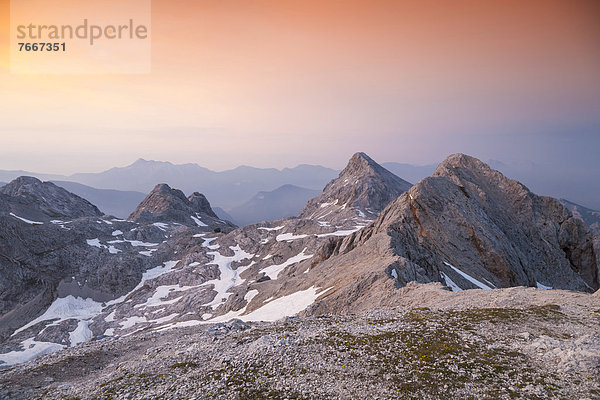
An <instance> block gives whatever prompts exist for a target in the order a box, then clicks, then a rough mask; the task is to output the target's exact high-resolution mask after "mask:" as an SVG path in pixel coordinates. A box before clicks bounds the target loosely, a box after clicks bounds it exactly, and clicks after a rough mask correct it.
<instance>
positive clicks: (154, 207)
mask: <svg viewBox="0 0 600 400" xmlns="http://www.w3.org/2000/svg"><path fill="white" fill-rule="evenodd" d="M128 219H129V220H130V221H135V222H141V223H156V222H158V223H173V222H174V223H180V224H183V225H191V226H198V227H201V228H206V230H213V229H218V230H223V231H231V230H232V229H233V228H235V225H233V224H232V223H231V222H229V221H224V220H221V219H220V218H219V217H217V215H216V214H215V213H214V211H213V210H212V208H211V207H210V203H209V202H208V200H207V199H206V197H204V195H202V194H200V193H198V192H194V193H193V194H191V195H190V196H189V197H185V194H183V192H182V191H181V190H178V189H172V188H171V187H170V186H169V185H167V184H165V183H163V184H160V185H156V187H155V188H154V189H153V190H152V191H151V192H150V194H148V196H146V198H145V199H144V200H143V201H142V202H141V203H140V205H139V206H138V207H137V208H136V209H135V211H134V212H133V213H132V214H131V215H130V216H129V218H128Z"/></svg>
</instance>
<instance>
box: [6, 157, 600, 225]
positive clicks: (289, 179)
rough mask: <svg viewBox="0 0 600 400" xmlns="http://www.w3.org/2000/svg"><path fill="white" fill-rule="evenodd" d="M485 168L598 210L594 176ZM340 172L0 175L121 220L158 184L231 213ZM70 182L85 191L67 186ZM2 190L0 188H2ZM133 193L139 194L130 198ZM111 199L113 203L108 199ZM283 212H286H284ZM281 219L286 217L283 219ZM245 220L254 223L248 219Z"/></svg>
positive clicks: (405, 174) (142, 163)
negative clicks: (52, 188) (27, 180)
mask: <svg viewBox="0 0 600 400" xmlns="http://www.w3.org/2000/svg"><path fill="white" fill-rule="evenodd" d="M381 165H382V166H383V167H384V168H386V169H387V170H389V171H390V172H392V173H394V174H395V175H397V176H399V177H400V178H402V179H404V180H406V181H408V182H411V183H413V184H414V183H417V182H419V181H420V180H421V179H423V178H425V177H427V176H430V175H431V174H432V173H433V171H434V170H435V168H436V166H437V164H430V165H424V166H416V165H411V164H406V163H397V162H387V163H382V164H381ZM489 165H490V166H491V167H492V168H494V169H497V170H498V171H500V172H502V173H503V174H505V175H506V176H508V177H511V178H513V179H517V180H519V181H521V182H523V183H524V184H525V185H527V187H529V188H530V189H531V190H533V191H535V192H537V193H540V194H544V195H548V196H553V197H556V198H566V199H569V200H570V201H573V202H575V203H577V204H582V205H584V206H585V207H588V208H590V209H600V184H597V182H598V180H597V179H595V177H597V172H595V171H579V172H574V171H569V170H564V171H562V172H559V173H556V171H555V169H551V168H548V167H544V166H543V165H538V164H534V163H504V162H501V161H497V160H491V161H489ZM338 173H339V171H336V170H334V169H331V168H325V167H322V166H316V165H307V164H303V165H299V166H297V167H294V168H284V169H282V170H278V169H275V168H254V167H248V166H241V167H238V168H235V169H231V170H227V171H222V172H215V171H212V170H210V169H207V168H204V167H201V166H200V165H198V164H181V165H177V164H173V163H170V162H162V161H148V160H144V159H139V160H137V161H136V162H134V163H133V164H131V165H129V166H126V167H117V168H111V169H109V170H106V171H103V172H98V173H77V174H74V175H69V176H66V175H55V174H44V173H36V172H28V171H0V181H1V182H9V181H12V180H13V179H15V178H17V177H19V176H34V177H36V178H38V179H41V180H44V181H58V182H60V186H62V187H65V188H67V189H68V190H70V191H73V192H74V193H76V194H78V195H81V196H82V197H84V198H86V199H88V200H89V201H91V202H92V203H94V204H96V205H97V206H98V207H99V208H100V209H101V210H102V211H104V212H106V213H109V214H114V215H115V216H119V217H124V216H126V215H128V214H129V213H130V212H132V211H133V209H134V208H135V206H136V205H137V204H138V203H139V200H141V199H142V198H143V195H145V194H147V193H149V192H150V191H151V190H152V189H153V188H154V187H155V186H156V185H157V184H159V183H166V184H168V185H170V186H172V187H177V188H180V189H181V190H182V191H183V192H184V193H186V194H188V195H189V194H191V193H193V192H195V191H200V192H202V193H203V194H204V195H206V197H207V198H208V199H209V201H210V202H211V204H214V205H215V207H214V208H215V209H216V210H217V211H218V209H219V208H220V209H222V210H224V211H226V212H228V213H229V211H230V210H233V209H236V208H239V207H241V208H243V207H250V202H251V201H253V200H252V199H253V198H254V197H255V196H257V195H258V193H259V192H270V191H274V190H276V189H278V188H280V187H281V186H283V185H293V186H298V187H302V188H305V189H309V190H319V191H320V190H322V189H323V187H324V186H325V185H326V184H327V183H328V182H329V181H330V180H332V179H334V178H336V177H337V174H338ZM67 182H74V183H79V184H82V185H85V186H87V187H77V186H76V185H71V186H69V187H67ZM0 185H1V184H0ZM95 189H109V190H117V191H121V192H128V193H118V192H112V193H104V192H99V191H96V190H95ZM132 192H137V193H132ZM112 196H114V199H113V198H111V197H112ZM286 213H287V210H286ZM286 213H284V214H282V215H281V217H282V216H285V214H286ZM248 220H254V217H249V219H248Z"/></svg>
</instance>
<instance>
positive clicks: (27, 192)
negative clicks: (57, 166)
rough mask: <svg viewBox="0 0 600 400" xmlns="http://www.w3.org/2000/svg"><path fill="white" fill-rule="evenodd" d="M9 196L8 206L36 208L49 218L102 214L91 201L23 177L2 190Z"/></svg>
mask: <svg viewBox="0 0 600 400" xmlns="http://www.w3.org/2000/svg"><path fill="white" fill-rule="evenodd" d="M0 193H2V194H4V195H6V196H8V199H9V200H7V203H8V204H16V203H19V204H22V205H23V206H30V207H35V209H36V210H39V211H40V212H41V213H43V214H45V215H46V217H47V218H62V217H68V218H79V217H89V216H100V215H102V213H101V212H100V210H98V208H96V206H94V205H93V204H91V203H90V202H89V201H87V200H85V199H83V198H81V197H79V196H76V195H73V194H72V193H70V192H68V191H66V190H65V189H63V188H61V187H58V186H56V185H55V184H53V183H50V182H42V181H40V180H39V179H36V178H33V177H28V176H22V177H20V178H17V179H15V180H14V181H12V182H11V183H9V184H7V185H4V186H3V187H2V188H0Z"/></svg>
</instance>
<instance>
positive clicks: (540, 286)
mask: <svg viewBox="0 0 600 400" xmlns="http://www.w3.org/2000/svg"><path fill="white" fill-rule="evenodd" d="M535 284H536V286H537V288H538V289H544V290H549V289H552V286H546V285H542V284H541V283H539V282H536V283H535Z"/></svg>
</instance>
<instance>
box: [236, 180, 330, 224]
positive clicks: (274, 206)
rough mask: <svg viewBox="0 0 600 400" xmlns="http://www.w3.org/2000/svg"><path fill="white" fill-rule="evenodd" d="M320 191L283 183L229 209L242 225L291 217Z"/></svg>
mask: <svg viewBox="0 0 600 400" xmlns="http://www.w3.org/2000/svg"><path fill="white" fill-rule="evenodd" d="M319 193H320V192H319V191H317V190H312V189H306V188H302V187H299V186H294V185H283V186H280V187H278V188H277V189H275V190H272V191H270V192H259V193H257V194H256V195H255V196H254V197H252V198H251V199H250V200H248V201H247V202H246V203H244V204H242V205H241V206H238V207H234V208H232V209H231V210H229V214H231V216H232V218H233V219H234V220H235V221H237V222H238V223H239V224H241V225H248V224H253V223H257V222H261V221H273V220H277V219H280V218H284V217H291V216H293V215H297V214H298V212H299V211H300V210H301V209H302V207H304V205H305V204H306V202H307V201H308V200H310V199H311V198H313V197H315V196H316V195H318V194H319Z"/></svg>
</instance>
